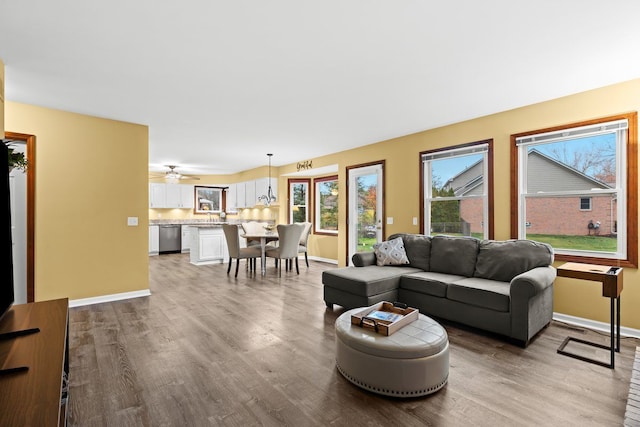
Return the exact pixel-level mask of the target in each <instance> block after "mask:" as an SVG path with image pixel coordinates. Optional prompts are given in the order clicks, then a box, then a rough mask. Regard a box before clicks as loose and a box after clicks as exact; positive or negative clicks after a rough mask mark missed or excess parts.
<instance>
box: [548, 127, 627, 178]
mask: <svg viewBox="0 0 640 427" xmlns="http://www.w3.org/2000/svg"><path fill="white" fill-rule="evenodd" d="M584 142H585V144H584V145H583V146H581V147H580V149H579V150H578V149H575V144H568V143H562V142H561V143H555V144H552V145H551V146H550V148H549V151H548V153H549V155H550V156H551V157H553V158H554V159H556V160H559V161H560V162H562V163H564V164H565V165H568V166H571V167H572V168H573V169H575V170H577V171H579V172H582V173H583V174H585V175H587V176H589V177H592V178H595V179H597V180H598V181H601V182H604V183H607V184H615V182H616V147H615V144H614V142H615V138H613V139H612V138H611V137H609V135H602V136H600V137H598V138H589V139H588V140H585V141H584Z"/></svg>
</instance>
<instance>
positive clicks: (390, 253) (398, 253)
mask: <svg viewBox="0 0 640 427" xmlns="http://www.w3.org/2000/svg"><path fill="white" fill-rule="evenodd" d="M373 252H375V254H376V264H377V265H402V264H409V259H408V258H407V253H406V252H405V250H404V242H403V241H402V237H397V238H395V239H391V240H387V241H386V242H382V243H376V244H375V245H373Z"/></svg>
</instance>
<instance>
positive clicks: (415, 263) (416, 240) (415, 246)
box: [389, 233, 431, 271]
mask: <svg viewBox="0 0 640 427" xmlns="http://www.w3.org/2000/svg"><path fill="white" fill-rule="evenodd" d="M396 237H402V241H403V242H404V250H405V252H406V253H407V258H409V265H410V266H411V267H416V268H420V269H422V270H424V271H429V270H430V269H431V268H430V267H429V259H430V256H431V237H430V236H425V235H424V234H405V233H398V234H392V235H391V236H389V239H393V238H396Z"/></svg>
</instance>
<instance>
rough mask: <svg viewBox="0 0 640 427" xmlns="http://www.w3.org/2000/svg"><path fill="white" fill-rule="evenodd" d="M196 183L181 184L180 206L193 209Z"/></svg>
mask: <svg viewBox="0 0 640 427" xmlns="http://www.w3.org/2000/svg"><path fill="white" fill-rule="evenodd" d="M194 187H195V186H194V185H191V184H180V206H179V207H181V208H184V209H193V206H194V205H193V199H194V198H195V193H194Z"/></svg>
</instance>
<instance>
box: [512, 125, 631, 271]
mask: <svg viewBox="0 0 640 427" xmlns="http://www.w3.org/2000/svg"><path fill="white" fill-rule="evenodd" d="M636 123H637V114H636V113H633V114H627V115H621V116H615V117H609V118H605V119H599V120H593V121H589V122H583V123H577V124H573V125H567V126H562V127H557V128H552V129H544V130H539V131H533V132H528V133H523V134H518V135H512V137H511V139H512V158H514V159H517V162H514V163H513V164H512V168H513V170H512V176H513V178H514V180H512V182H517V187H516V188H515V189H512V191H515V193H514V194H513V195H512V196H513V197H512V210H511V211H512V215H513V214H514V213H515V215H517V216H515V217H513V218H512V235H513V236H514V237H518V238H522V239H531V240H537V241H541V242H546V243H549V244H550V245H551V246H553V248H554V250H555V252H556V259H558V260H564V261H579V262H589V263H595V264H604V265H608V264H611V263H612V260H616V264H620V265H626V266H636V265H637V232H636V231H634V230H637V172H636V171H637V168H636V163H637V160H636V157H637V130H636ZM514 203H515V204H514ZM527 224H529V225H527ZM618 230H624V232H621V233H619V232H618Z"/></svg>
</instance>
